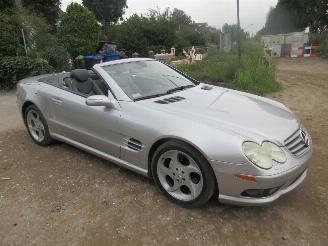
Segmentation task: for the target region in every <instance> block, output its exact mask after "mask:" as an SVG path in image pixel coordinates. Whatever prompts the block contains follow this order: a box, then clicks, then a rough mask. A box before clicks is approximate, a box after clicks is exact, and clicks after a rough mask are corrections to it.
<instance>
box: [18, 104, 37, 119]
mask: <svg viewBox="0 0 328 246" xmlns="http://www.w3.org/2000/svg"><path fill="white" fill-rule="evenodd" d="M30 105H34V106H35V107H37V106H36V105H35V103H33V102H32V101H29V100H28V101H25V102H24V103H23V106H22V111H21V113H22V116H23V120H24V124H26V119H25V111H26V109H27V108H28V107H29V106H30Z"/></svg>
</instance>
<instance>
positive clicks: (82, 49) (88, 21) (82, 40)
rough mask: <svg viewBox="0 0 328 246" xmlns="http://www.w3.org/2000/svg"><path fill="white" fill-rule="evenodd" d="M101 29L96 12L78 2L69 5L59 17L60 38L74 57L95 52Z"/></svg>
mask: <svg viewBox="0 0 328 246" xmlns="http://www.w3.org/2000/svg"><path fill="white" fill-rule="evenodd" d="M99 31H100V28H99V25H98V23H97V20H96V17H95V16H94V14H93V13H92V12H91V11H90V10H88V9H87V8H85V7H83V6H82V5H80V4H78V3H71V4H70V5H68V6H67V9H66V12H65V13H63V14H62V15H61V16H60V18H59V26H58V37H59V40H60V41H61V43H62V44H64V46H65V47H66V49H67V51H68V52H69V53H70V55H71V56H72V57H73V58H76V57H77V56H79V55H90V54H94V53H95V51H96V48H97V45H98V34H99Z"/></svg>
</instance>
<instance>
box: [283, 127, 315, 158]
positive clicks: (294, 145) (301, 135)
mask: <svg viewBox="0 0 328 246" xmlns="http://www.w3.org/2000/svg"><path fill="white" fill-rule="evenodd" d="M284 144H285V146H286V148H287V149H288V150H289V151H290V152H291V153H292V154H293V155H295V156H296V157H299V156H301V155H302V154H304V153H305V152H306V151H307V150H308V149H309V146H310V138H309V135H308V133H307V132H306V130H305V129H304V128H300V129H298V130H297V131H296V132H294V133H293V134H292V135H291V136H289V137H288V138H287V139H286V140H285V141H284Z"/></svg>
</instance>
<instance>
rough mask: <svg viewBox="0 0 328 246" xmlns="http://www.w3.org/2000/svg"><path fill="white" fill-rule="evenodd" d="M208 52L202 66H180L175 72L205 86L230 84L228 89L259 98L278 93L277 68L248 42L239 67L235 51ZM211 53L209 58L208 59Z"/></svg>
mask: <svg viewBox="0 0 328 246" xmlns="http://www.w3.org/2000/svg"><path fill="white" fill-rule="evenodd" d="M211 51H212V52H209V59H208V60H206V61H204V62H202V63H193V64H180V65H178V66H177V68H178V69H179V70H181V71H183V72H185V73H186V74H188V75H189V76H191V77H193V78H195V79H197V80H199V81H202V82H206V83H211V84H217V83H219V82H223V83H230V86H229V87H232V88H235V89H237V90H242V91H246V92H250V93H254V94H258V95H263V94H266V93H270V92H274V91H277V90H279V89H280V84H279V83H278V82H277V80H276V66H275V64H274V63H273V62H271V61H269V60H268V59H267V58H265V56H264V51H263V48H262V47H261V45H260V44H259V43H257V42H255V41H249V42H247V43H246V44H245V45H244V51H243V55H242V60H241V63H240V64H239V62H238V60H237V55H236V53H235V52H234V51H231V52H228V53H219V54H218V56H216V55H215V53H214V52H215V50H211ZM210 53H211V55H210Z"/></svg>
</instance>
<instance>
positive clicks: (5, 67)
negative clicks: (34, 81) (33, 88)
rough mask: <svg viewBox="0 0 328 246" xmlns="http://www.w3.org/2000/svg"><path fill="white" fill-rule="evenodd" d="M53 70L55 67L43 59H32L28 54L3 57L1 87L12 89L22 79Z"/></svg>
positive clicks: (0, 77) (0, 64) (0, 63)
mask: <svg viewBox="0 0 328 246" xmlns="http://www.w3.org/2000/svg"><path fill="white" fill-rule="evenodd" d="M52 71H53V68H52V67H51V66H49V65H48V63H47V61H45V60H43V59H31V58H29V57H26V56H4V57H1V58H0V89H11V88H13V87H14V86H15V84H14V83H15V82H17V81H18V80H20V79H23V78H26V77H28V76H35V75H39V74H44V73H49V72H52Z"/></svg>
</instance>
